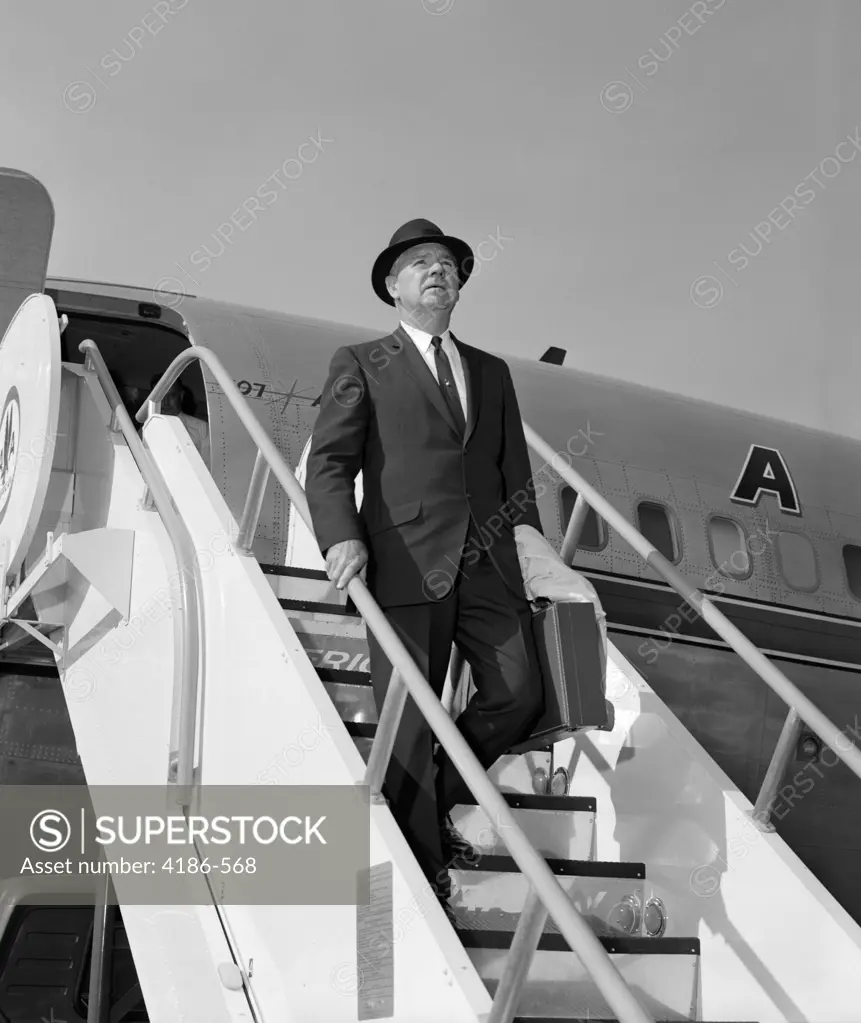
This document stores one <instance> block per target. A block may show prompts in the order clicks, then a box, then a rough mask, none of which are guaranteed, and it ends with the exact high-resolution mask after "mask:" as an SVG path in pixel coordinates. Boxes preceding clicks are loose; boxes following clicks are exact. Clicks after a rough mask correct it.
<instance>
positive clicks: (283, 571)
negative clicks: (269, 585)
mask: <svg viewBox="0 0 861 1023" xmlns="http://www.w3.org/2000/svg"><path fill="white" fill-rule="evenodd" d="M260 570H261V571H262V572H263V574H264V575H283V576H287V577H289V578H291V579H320V580H322V581H324V582H325V581H328V579H329V576H328V575H327V574H326V572H324V571H322V569H318V568H293V567H292V566H290V565H264V564H263V562H260Z"/></svg>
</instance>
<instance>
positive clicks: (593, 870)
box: [459, 854, 646, 880]
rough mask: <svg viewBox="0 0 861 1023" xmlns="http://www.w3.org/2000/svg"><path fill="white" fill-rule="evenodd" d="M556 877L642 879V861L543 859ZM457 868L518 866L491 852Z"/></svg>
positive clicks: (513, 869) (507, 869)
mask: <svg viewBox="0 0 861 1023" xmlns="http://www.w3.org/2000/svg"><path fill="white" fill-rule="evenodd" d="M545 862H546V863H547V866H548V867H549V868H550V869H551V871H552V872H553V873H554V874H556V875H557V877H612V878H623V879H625V880H628V879H631V880H644V879H645V877H646V865H645V864H644V863H620V862H618V861H616V860H562V859H555V858H553V857H548V859H547V860H546V861H545ZM459 869H462V870H464V871H467V872H468V871H476V872H480V873H485V872H493V873H495V874H519V873H520V867H518V865H517V864H516V863H515V861H514V860H513V858H512V857H511V856H501V855H498V854H492V855H488V856H482V857H481V858H480V859H478V860H476V861H475V862H474V863H464V864H463V865H462V866H461V867H460V868H459Z"/></svg>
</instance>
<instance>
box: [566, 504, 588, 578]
mask: <svg viewBox="0 0 861 1023" xmlns="http://www.w3.org/2000/svg"><path fill="white" fill-rule="evenodd" d="M588 514H589V502H588V501H587V500H586V498H585V497H584V496H583V495H582V494H578V495H577V500H576V501H575V502H574V508H573V510H572V512H571V516H570V518H569V519H568V528H567V529H566V530H565V539H564V540H563V541H562V549H561V550H560V552H559V557H560V558H562V560H563V561H564V562H565V564H566V565H570V564H571V562H572V561H573V560H574V555H575V554H576V553H577V547H578V546H579V544H580V537H581V536H582V534H583V526H584V525H585V524H586V516H587V515H588Z"/></svg>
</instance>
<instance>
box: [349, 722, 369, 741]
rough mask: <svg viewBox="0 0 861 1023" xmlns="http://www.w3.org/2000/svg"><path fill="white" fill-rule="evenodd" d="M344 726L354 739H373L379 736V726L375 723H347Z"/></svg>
mask: <svg viewBox="0 0 861 1023" xmlns="http://www.w3.org/2000/svg"><path fill="white" fill-rule="evenodd" d="M344 725H345V726H346V728H347V731H348V732H349V734H350V735H352V736H353V738H354V739H356V738H361V739H373V737H374V736H375V735H376V734H377V726H376V724H375V722H373V721H345V722H344Z"/></svg>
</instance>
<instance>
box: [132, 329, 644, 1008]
mask: <svg viewBox="0 0 861 1023" xmlns="http://www.w3.org/2000/svg"><path fill="white" fill-rule="evenodd" d="M195 360H196V361H198V362H202V363H203V364H204V365H205V366H206V367H207V369H209V371H210V373H212V375H213V377H214V378H215V380H216V381H217V383H218V385H219V387H220V388H221V390H222V391H223V393H224V395H225V397H226V398H227V400H228V401H229V402H230V404H231V406H232V407H233V410H234V412H236V414H237V416H238V417H239V419H240V421H241V422H242V425H243V426H244V427H245V429H246V430H247V431H248V433H249V435H250V436H251V439H252V440H253V441H254V443H255V444H256V445H257V449H258V451H259V452H260V453H261V454H262V456H263V459H264V460H265V461H266V463H267V464H268V465H269V468H270V469H271V471H272V474H273V475H274V477H275V478H276V479H277V480H278V482H279V483H280V484H281V486H282V487H283V488H284V491H285V492H286V494H287V496H288V498H289V499H290V501H291V502H292V504H293V506H294V508H295V509H296V511H297V512H298V514H299V515H300V516H301V517H302V519H303V521H304V522H305V524H306V525H307V526H308V528H309V529H310V530H311V532H312V533H313V526H312V524H311V517H310V514H309V512H308V503H307V500H306V498H305V492H304V490H303V488H302V486H301V484H300V483H299V482H298V480H297V479H296V477H295V476H294V475H293V473H292V472H291V470H290V467H289V466H288V465H287V463H286V462H285V461H284V458H283V456H282V455H281V453H280V451H278V449H277V448H276V447H275V444H274V443H273V441H272V439H271V438H270V437H269V435H268V434H267V433H266V431H265V430H264V428H263V427H262V425H261V424H260V422H259V421H258V419H257V417H256V416H255V415H254V413H253V412H252V411H251V409H250V407H249V405H248V403H247V402H246V400H245V398H244V397H243V396H242V395H241V394H240V392H239V389H238V388H237V386H236V384H235V383H234V382H233V380H232V379H231V378H230V376H229V375H228V373H227V370H226V369H225V368H224V366H223V365H222V363H221V360H220V359H219V358H218V356H217V355H215V353H214V352H212V351H210V350H209V349H208V348H203V347H200V346H197V345H195V346H192V347H190V348H186V349H185V350H184V351H182V352H181V353H180V354H179V355H177V357H176V358H175V359H174V360H173V362H172V363H171V364H170V366H168V368H167V369H166V370H165V372H164V373H163V374H162V376H161V379H160V380H159V381H158V383H157V384H156V385H155V387H154V388H153V390H152V393H151V394H150V396H149V398H148V400H147V402H146V404H145V405H144V406H143V408H141V409H140V410H139V411H138V413H137V416H136V418H137V420H138V422H145V421H146V419H147V417H148V415H149V414H150V409H151V405H150V403H157V402H160V401H161V400H162V398H163V397H164V396H165V394H166V393H167V392H168V390H169V389H170V388H171V386H172V385H173V384H174V382H175V381H176V380H177V378H178V377H179V375H180V374H181V373H182V372H183V370H184V369H185V368H186V366H188V365H189V364H190V363H192V362H193V361H195ZM259 475H261V476H262V474H259ZM346 590H347V593H348V595H349V596H350V597H351V598H352V600H353V603H354V604H355V605H356V608H357V609H358V611H359V612H360V614H361V615H362V617H363V618H364V619H365V622H366V624H367V627H368V628H369V629H370V630H371V631H372V632H373V633H374V635H375V636H376V638H377V640H378V642H379V644H380V646H381V647H382V649H383V651H384V653H385V654H386V657H387V658H388V660H389V663H390V664H391V665H392V666H393V670H394V671H396V672H397V676H396V678H395V680H393V681H394V682H395V684H396V685H397V684H398V682H399V681H400V682H402V683H403V684H404V685H405V687H406V689H407V690H408V691H409V694H410V695H411V696H412V698H413V700H414V701H415V704H416V706H417V707H418V709H419V710H420V711H421V713H422V714H423V715H424V717H425V720H426V721H427V722H428V724H429V725H430V727H431V729H432V730H433V732H434V733H435V735H436V737H437V739H438V740H439V742H440V744H441V745H442V747H443V748H444V749H445V751H446V752H447V753H448V755H449V757H450V758H451V761H452V763H453V764H454V766H455V768H456V769H457V770H458V771H459V772H460V775H461V777H462V778H463V780H464V782H465V783H466V785H467V787H468V788H469V789H470V790H471V792H472V794H473V795H474V796H475V798H476V800H477V802H478V805H479V806H480V807H481V809H482V810H483V811H484V812H485V814H487V816H488V818H489V819H490V820H491V821H494V822H495V830H496V831H497V833H498V834H499V835H500V837H501V838H502V840H503V841H504V843H505V845H506V846H507V847H508V851H509V852H510V853H511V856H512V858H513V859H514V861H515V863H516V864H517V865H518V867H519V868H520V870H521V872H522V873H523V874H524V875H525V877H526V878H527V879H528V880H529V882H530V884H531V886H532V888H533V889H534V891H535V893H536V896H537V898H538V899H539V900H540V901H541V902H542V903H543V904H544V905H545V906H546V907H547V910H548V913H549V915H550V916H551V917H552V919H553V921H554V922H555V923H556V925H557V926H558V928H559V930H560V932H561V933H562V935H563V937H564V938H565V940H566V941H567V942H568V944H569V945H570V946H571V948H572V950H573V951H574V953H575V954H576V955H577V956H578V957H579V958H580V960H581V962H582V963H583V966H584V967H585V968H586V970H587V972H588V973H589V974H590V975H591V977H592V979H593V980H594V982H595V985H596V987H597V988H598V989H599V990H600V992H601V994H602V995H603V996H604V998H605V999H606V1001H607V1005H608V1006H609V1007H610V1009H611V1010H612V1011H613V1013H615V1015H616V1016H617V1017H618V1018H619V1020H620V1021H621V1023H654V1020H653V1019H652V1017H651V1016H649V1015H648V1014H647V1013H646V1012H645V1011H644V1010H643V1008H642V1006H641V1005H640V1004H639V1002H638V1001H637V1000H636V998H635V997H634V995H633V993H632V992H631V990H630V988H629V987H628V985H627V984H626V983H625V981H624V980H623V979H622V975H621V974H620V973H619V970H618V969H617V967H616V965H615V964H614V963H613V961H612V959H611V958H610V956H609V955H608V954H607V952H606V951H605V950H604V947H603V945H602V944H601V942H600V941H599V940H598V938H597V937H596V936H595V934H594V933H593V931H592V929H591V928H590V927H589V925H588V924H587V923H586V922H585V921H584V920H583V918H582V916H581V915H580V914H579V913H578V912H577V910H576V909H575V908H574V906H573V905H572V904H571V903H570V902H569V901H568V897H567V895H566V893H565V890H564V889H563V888H562V886H561V885H560V884H559V882H558V880H557V878H556V877H555V875H554V874H553V873H552V871H551V870H550V868H549V867H548V866H547V863H546V862H545V860H544V858H543V857H542V856H541V855H540V854H539V853H538V852H537V851H536V850H535V848H534V847H533V845H532V844H531V842H530V841H529V839H528V838H527V837H526V835H525V834H524V832H523V831H522V830H521V828H520V826H519V825H518V823H517V821H516V819H515V817H514V815H513V813H512V812H511V809H510V808H509V806H508V804H507V803H506V801H505V799H504V798H503V797H502V795H501V794H500V793H499V791H498V789H497V788H496V786H495V785H494V784H493V782H492V781H491V780H490V778H489V777H488V776H487V773H486V772H485V770H484V768H483V767H482V766H481V764H480V763H479V760H478V758H477V757H476V755H475V754H474V753H473V752H472V750H471V749H470V747H469V745H468V743H467V742H466V740H465V739H464V738H463V736H462V735H461V734H460V731H459V729H458V728H457V726H456V725H455V723H454V722H453V721H452V719H451V717H450V716H449V715H448V714H447V713H446V711H445V709H444V708H443V706H442V703H441V702H440V700H439V698H438V697H437V695H436V693H434V691H433V689H431V687H430V684H429V683H428V681H427V679H425V677H424V676H423V675H422V673H421V671H420V670H419V668H418V667H417V665H416V663H415V661H413V659H412V657H410V655H409V653H408V651H407V649H406V647H405V646H404V645H403V643H402V642H401V640H400V639H399V637H398V635H397V633H396V632H395V631H394V629H393V628H392V626H391V625H390V623H389V621H388V620H387V618H386V617H385V615H384V614H383V612H382V610H381V609H380V607H379V605H378V604H377V602H376V601H375V600H374V599H373V597H372V596H371V594H370V592H369V591H368V588H367V587H366V586H365V584H364V582H363V581H362V579H361V578H359V576H353V578H352V579H351V580H350V582H349V584H348V585H347V587H346ZM196 709H197V708H196V704H195V705H194V706H193V707H192V708H191V711H192V713H196ZM192 734H193V733H192ZM379 735H380V732H379V730H378V737H379ZM192 742H193V738H192Z"/></svg>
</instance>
